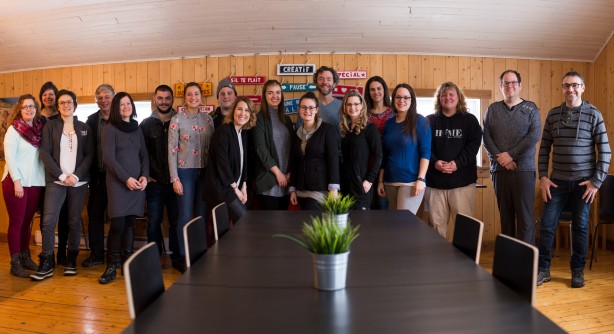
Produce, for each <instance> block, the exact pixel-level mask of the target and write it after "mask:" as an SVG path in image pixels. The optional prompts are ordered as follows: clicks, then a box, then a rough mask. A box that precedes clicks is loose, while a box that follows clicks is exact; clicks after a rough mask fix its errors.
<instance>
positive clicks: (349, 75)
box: [337, 71, 367, 79]
mask: <svg viewBox="0 0 614 334" xmlns="http://www.w3.org/2000/svg"><path fill="white" fill-rule="evenodd" d="M337 75H339V79H366V78H367V71H337Z"/></svg>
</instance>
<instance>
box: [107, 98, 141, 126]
mask: <svg viewBox="0 0 614 334" xmlns="http://www.w3.org/2000/svg"><path fill="white" fill-rule="evenodd" d="M126 96H127V97H128V98H129V99H130V104H132V114H131V115H130V118H131V119H134V118H136V107H135V106H134V100H133V99H132V96H130V94H128V93H126V92H119V93H117V94H115V96H113V101H111V113H110V114H109V123H111V124H113V126H115V127H116V128H119V126H120V124H121V122H123V121H124V120H123V119H122V115H121V113H120V111H119V102H120V101H121V99H123V98H124V97H126Z"/></svg>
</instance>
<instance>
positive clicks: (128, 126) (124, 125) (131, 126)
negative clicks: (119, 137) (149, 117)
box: [117, 118, 139, 133]
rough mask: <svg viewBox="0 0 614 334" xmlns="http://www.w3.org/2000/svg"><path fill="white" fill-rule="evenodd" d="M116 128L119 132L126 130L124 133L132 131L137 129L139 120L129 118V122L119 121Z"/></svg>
mask: <svg viewBox="0 0 614 334" xmlns="http://www.w3.org/2000/svg"><path fill="white" fill-rule="evenodd" d="M117 128H118V129H119V131H121V132H126V133H129V132H134V131H136V130H138V129H139V122H137V121H136V120H135V119H132V118H131V119H130V122H124V121H121V122H119V126H118V127H117Z"/></svg>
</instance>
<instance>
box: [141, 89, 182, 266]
mask: <svg viewBox="0 0 614 334" xmlns="http://www.w3.org/2000/svg"><path fill="white" fill-rule="evenodd" d="M153 99H154V103H155V104H156V109H154V110H153V111H152V112H151V116H150V117H148V118H146V119H145V120H143V122H142V123H141V125H140V126H141V130H142V131H143V135H144V137H145V144H146V145H147V152H148V154H149V178H148V180H147V188H146V189H145V192H146V196H147V213H148V217H149V219H148V220H149V222H148V225H147V242H152V241H154V242H155V243H156V244H157V245H158V252H159V254H162V251H163V250H164V238H163V236H162V228H161V227H162V219H163V218H162V216H163V214H164V207H166V214H167V218H168V222H169V225H170V226H169V231H168V236H169V238H168V239H169V240H168V244H169V249H170V251H171V255H170V256H171V261H172V263H173V268H175V269H177V270H179V271H180V272H184V271H185V265H184V264H183V261H182V259H181V256H180V255H179V254H180V252H179V243H178V240H177V217H178V214H179V212H178V207H177V197H176V196H175V191H173V184H172V183H171V182H170V181H171V176H170V173H169V169H168V127H169V125H170V121H171V117H173V115H175V114H176V112H175V109H173V90H172V89H171V87H169V86H167V85H160V86H158V87H157V88H156V90H155V91H154V96H153Z"/></svg>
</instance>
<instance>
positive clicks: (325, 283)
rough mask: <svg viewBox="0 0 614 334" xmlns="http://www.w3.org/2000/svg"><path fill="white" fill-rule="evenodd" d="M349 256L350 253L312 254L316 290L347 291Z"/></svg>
mask: <svg viewBox="0 0 614 334" xmlns="http://www.w3.org/2000/svg"><path fill="white" fill-rule="evenodd" d="M349 254H350V252H346V253H341V254H313V253H312V254H311V258H312V260H313V278H314V286H315V288H316V289H318V290H325V291H334V290H340V289H345V281H346V277H347V268H348V255H349Z"/></svg>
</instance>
